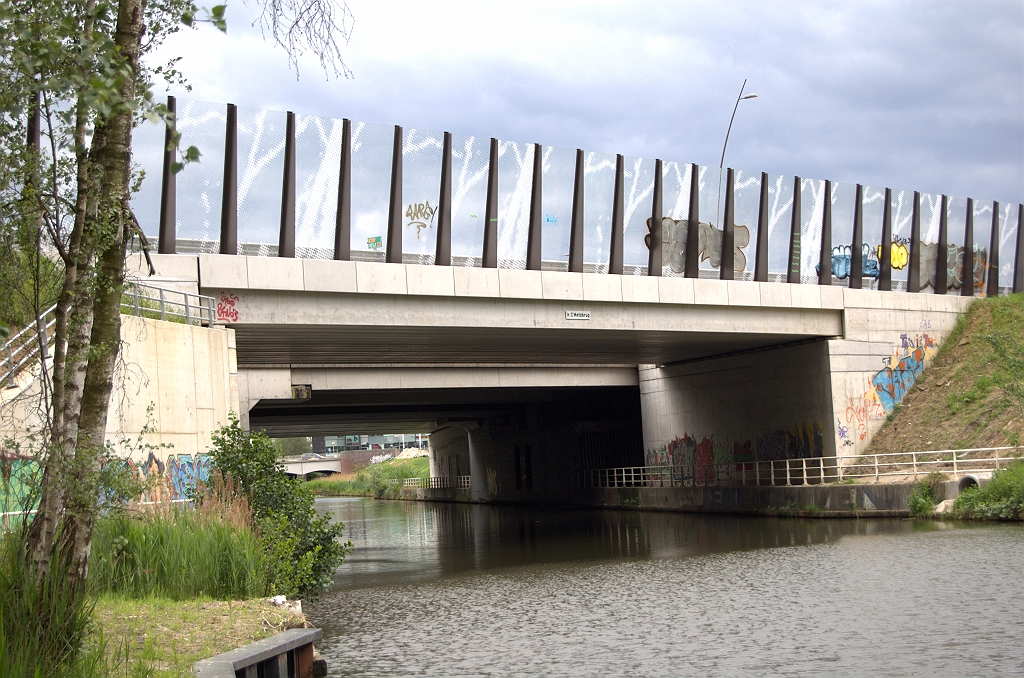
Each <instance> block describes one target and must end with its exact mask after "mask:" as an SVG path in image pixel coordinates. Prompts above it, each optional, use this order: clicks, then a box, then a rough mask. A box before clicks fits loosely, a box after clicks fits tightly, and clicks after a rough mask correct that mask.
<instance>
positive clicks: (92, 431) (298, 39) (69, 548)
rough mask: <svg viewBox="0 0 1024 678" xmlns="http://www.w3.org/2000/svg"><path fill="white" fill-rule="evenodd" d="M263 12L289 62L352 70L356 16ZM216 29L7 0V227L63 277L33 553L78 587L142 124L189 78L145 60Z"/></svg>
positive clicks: (184, 12)
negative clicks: (158, 92)
mask: <svg viewBox="0 0 1024 678" xmlns="http://www.w3.org/2000/svg"><path fill="white" fill-rule="evenodd" d="M256 2H257V4H258V5H259V6H260V7H261V8H262V10H263V13H262V15H261V17H260V19H259V20H258V21H259V23H260V25H261V27H262V28H263V30H264V34H265V35H266V36H268V37H269V38H271V39H273V40H274V41H275V42H276V43H277V44H279V45H281V46H282V47H283V48H284V49H285V51H286V53H287V55H288V58H289V61H290V63H292V64H293V65H297V63H298V61H297V60H298V58H299V57H300V56H301V55H302V54H303V53H304V52H306V51H309V52H312V53H313V54H315V55H316V56H317V57H318V58H319V59H320V62H321V64H322V65H323V67H324V69H325V70H326V71H327V72H328V75H331V74H333V75H339V76H347V75H348V69H347V68H346V67H345V64H344V62H343V60H342V58H341V57H342V53H341V47H340V44H339V41H342V42H347V40H348V36H349V31H350V30H351V27H352V16H351V13H350V12H349V10H348V8H347V6H345V5H344V4H337V3H336V2H335V0H256ZM204 22H205V23H209V24H212V25H213V26H215V27H217V28H219V29H221V30H226V12H225V6H224V5H218V6H214V7H212V8H210V9H203V8H201V7H199V6H197V5H196V4H195V3H193V2H191V1H189V0H0V36H2V37H0V71H2V73H0V229H2V230H0V233H2V234H3V235H4V236H5V238H7V236H10V238H7V239H9V240H11V241H12V242H15V241H16V242H17V243H20V244H18V245H16V247H17V248H19V249H18V251H19V252H21V253H26V251H27V253H28V254H31V255H32V257H34V259H33V260H34V261H36V262H40V261H42V260H44V259H45V260H46V261H51V262H56V269H57V271H58V272H59V277H58V281H59V284H58V288H59V290H58V291H57V299H56V311H55V316H56V324H55V331H54V336H53V349H52V353H53V357H52V365H50V366H49V367H48V368H47V369H44V370H43V371H42V373H41V377H40V378H41V390H42V398H43V400H44V402H43V403H42V407H41V408H40V411H41V412H42V413H43V419H44V430H43V432H42V433H43V436H42V442H41V443H40V445H39V449H38V450H36V451H35V452H36V454H37V456H38V459H39V461H40V463H41V465H42V473H43V481H42V491H41V497H40V503H39V507H38V510H37V511H36V514H35V517H34V519H33V521H32V523H31V526H30V529H29V533H28V535H29V538H28V542H27V544H26V549H27V553H28V555H29V556H30V557H31V561H32V563H33V566H34V567H35V569H36V572H37V576H38V577H42V576H44V575H45V573H46V572H47V571H48V570H49V569H50V568H52V567H62V568H67V570H68V572H69V573H70V575H71V576H70V577H69V581H70V582H71V583H72V585H79V584H81V583H82V582H84V580H85V579H86V577H87V575H88V564H89V553H90V547H91V543H92V530H93V523H94V520H95V517H96V509H97V503H98V475H99V469H100V460H101V456H102V454H103V452H104V450H105V444H106V441H105V440H104V434H105V430H106V421H107V408H108V403H109V401H110V393H111V390H112V386H113V374H114V365H115V361H116V358H117V353H118V349H119V345H120V336H121V334H120V332H121V318H120V305H121V295H122V292H123V288H124V277H125V259H126V254H127V251H128V245H129V243H130V242H131V241H132V239H133V238H134V237H139V238H140V239H141V240H142V241H143V243H144V242H145V238H144V236H143V235H142V231H141V229H140V227H139V224H138V221H137V220H136V218H135V216H134V214H133V213H132V209H131V195H132V190H131V189H132V184H133V181H134V180H135V179H136V178H137V177H136V176H135V175H134V174H133V169H132V154H131V145H132V130H133V128H134V127H135V126H136V125H138V124H140V123H142V122H144V121H145V120H147V119H148V120H150V121H154V122H159V121H161V120H163V121H164V122H169V113H168V111H167V110H166V108H165V107H163V106H162V105H159V104H157V103H155V100H154V97H153V95H152V89H153V86H154V84H155V83H157V82H159V81H169V82H172V83H178V82H181V81H182V74H181V73H180V72H179V71H178V70H177V61H178V59H173V60H172V61H170V62H169V63H166V64H161V65H158V66H155V67H154V66H149V65H147V63H146V61H145V57H146V55H147V54H149V53H151V52H152V51H153V50H154V49H155V48H156V47H158V46H159V45H160V44H161V43H162V42H163V41H164V40H166V38H167V37H168V36H170V35H171V34H173V33H175V32H176V31H178V30H181V29H182V28H184V27H195V26H196V25H197V24H200V23H204ZM35 138H38V139H40V147H39V148H38V149H37V148H35V147H34V144H33V143H32V140H33V139H35ZM26 141H28V142H29V143H26ZM182 153H183V159H195V158H196V154H195V152H194V151H188V152H182ZM144 246H145V245H144ZM36 287H37V289H38V287H39V286H38V285H37V286H36ZM4 292H5V291H4V290H0V294H2V293H4ZM36 296H37V299H36V302H37V303H36V305H35V313H36V314H38V313H39V312H40V311H41V310H42V307H41V298H40V297H39V295H38V294H37V295H36ZM44 365H45V363H44Z"/></svg>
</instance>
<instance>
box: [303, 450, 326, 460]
mask: <svg viewBox="0 0 1024 678" xmlns="http://www.w3.org/2000/svg"><path fill="white" fill-rule="evenodd" d="M323 458H324V455H322V454H317V453H316V452H306V453H305V454H304V455H302V456H301V457H299V460H300V461H309V460H310V459H323Z"/></svg>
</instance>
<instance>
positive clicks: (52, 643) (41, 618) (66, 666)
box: [0, 529, 111, 678]
mask: <svg viewBox="0 0 1024 678" xmlns="http://www.w3.org/2000/svg"><path fill="white" fill-rule="evenodd" d="M26 537H27V534H26V530H24V529H19V530H16V531H13V532H8V533H7V534H5V535H3V536H2V537H0V676H18V677H19V678H21V677H29V676H55V677H59V678H63V677H67V678H74V677H77V676H103V675H108V674H109V673H110V668H111V667H110V665H109V663H108V661H107V659H106V658H105V656H104V650H105V647H106V646H105V643H104V641H103V638H102V636H98V635H94V634H93V633H92V627H91V621H90V615H91V613H92V602H91V601H90V600H89V599H88V597H87V596H86V595H85V591H83V590H82V588H81V587H77V586H73V585H72V584H71V583H70V581H69V579H68V576H67V570H66V569H65V568H64V567H61V566H60V564H61V563H62V562H63V561H64V559H63V558H61V557H60V555H59V554H58V555H56V556H55V557H54V561H53V562H54V567H52V568H51V569H50V571H49V572H48V573H47V575H46V576H45V577H43V578H42V579H41V580H39V579H37V578H36V577H35V576H34V572H33V568H32V565H31V563H30V561H29V559H28V558H27V557H26V555H25V542H26Z"/></svg>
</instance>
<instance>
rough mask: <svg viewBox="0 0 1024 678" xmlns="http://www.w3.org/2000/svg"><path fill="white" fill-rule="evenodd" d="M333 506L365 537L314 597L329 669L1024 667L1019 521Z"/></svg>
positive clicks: (656, 671)
mask: <svg viewBox="0 0 1024 678" xmlns="http://www.w3.org/2000/svg"><path fill="white" fill-rule="evenodd" d="M318 507H319V508H320V509H321V510H322V511H325V512H327V513H329V514H330V515H332V516H334V517H335V518H337V519H340V520H343V521H344V522H345V524H346V527H347V530H346V534H347V535H348V536H349V537H350V538H351V539H352V541H353V544H354V546H355V550H354V551H353V553H352V555H351V556H350V557H349V558H348V560H347V561H346V563H345V564H344V565H343V566H342V568H341V569H340V570H339V571H338V574H337V576H336V587H335V591H334V592H333V593H331V594H328V595H325V596H322V597H320V598H319V599H316V600H313V601H308V602H307V604H306V609H307V612H308V614H309V616H310V618H311V620H312V621H313V622H314V623H316V624H317V625H319V626H321V627H323V629H324V639H323V641H322V642H321V647H320V649H321V651H322V652H323V654H324V655H325V656H326V657H327V659H328V665H329V668H330V671H331V675H580V676H590V675H662V676H675V675H741V674H742V675H746V674H770V675H807V674H829V675H911V674H929V675H962V674H971V675H993V674H998V673H1006V672H1013V671H1020V669H1021V668H1022V667H1024V651H1022V649H1021V647H1020V642H1019V641H1020V632H1021V622H1020V619H1021V615H1020V609H1021V607H1022V605H1024V591H1022V588H1024V587H1021V586H1020V581H1021V580H1022V579H1024V559H1022V558H1021V555H1020V554H1021V553H1022V552H1024V551H1022V547H1024V529H1022V528H1021V526H1019V525H1011V526H995V527H980V528H975V529H941V528H942V527H943V526H942V525H939V524H932V523H920V522H913V521H906V520H861V521H856V520H799V519H792V520H787V519H769V518H745V517H730V516H710V515H709V516H704V515H697V514H677V513H656V512H639V511H600V510H592V511H569V510H546V509H545V510H541V509H530V508H520V507H494V506H483V505H467V504H444V503H435V504H431V503H420V502H382V501H374V500H369V499H341V500H321V501H319V502H318ZM775 547H797V548H775ZM951 576H953V577H954V578H958V577H968V578H969V580H970V585H969V586H967V585H966V583H961V584H955V583H954V581H953V580H951ZM964 582H966V580H964ZM968 590H969V594H966V591H968Z"/></svg>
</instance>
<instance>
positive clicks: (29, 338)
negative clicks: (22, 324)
mask: <svg viewBox="0 0 1024 678" xmlns="http://www.w3.org/2000/svg"><path fill="white" fill-rule="evenodd" d="M56 311H57V305H56V304H54V305H53V306H51V307H50V308H48V309H47V310H46V311H44V312H43V313H42V315H40V316H39V317H38V318H36V321H35V322H34V323H32V324H31V325H29V326H28V327H26V328H24V329H23V330H21V331H20V332H18V333H17V334H15V335H14V336H13V337H11V338H10V339H8V340H7V343H6V344H4V349H3V359H4V369H3V373H2V374H0V386H7V388H16V387H17V385H18V384H17V383H16V382H15V380H14V378H15V376H17V374H18V373H19V372H21V370H22V369H23V368H24V367H26V366H27V365H29V364H31V363H32V362H33V361H34V360H35V358H36V356H38V355H39V351H40V348H42V350H43V352H44V353H43V357H44V358H49V357H50V355H49V351H50V345H51V344H52V343H53V328H54V325H56V324H57V313H56Z"/></svg>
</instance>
